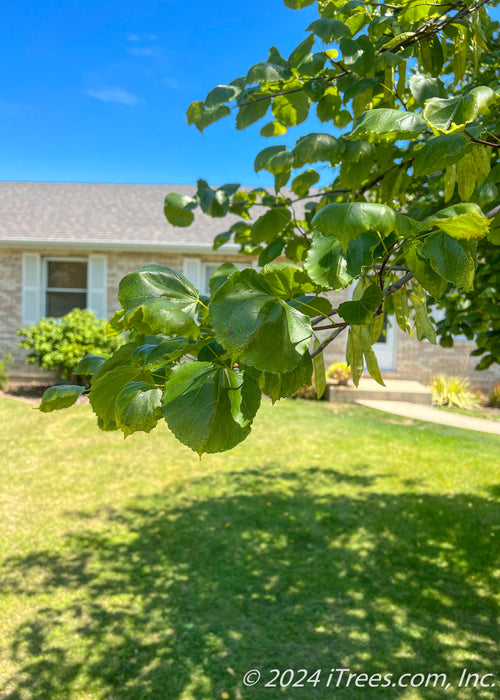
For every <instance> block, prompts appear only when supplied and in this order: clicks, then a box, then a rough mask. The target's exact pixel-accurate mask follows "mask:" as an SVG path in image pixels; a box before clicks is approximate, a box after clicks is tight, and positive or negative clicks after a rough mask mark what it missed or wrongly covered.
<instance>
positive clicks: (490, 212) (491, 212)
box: [485, 204, 500, 219]
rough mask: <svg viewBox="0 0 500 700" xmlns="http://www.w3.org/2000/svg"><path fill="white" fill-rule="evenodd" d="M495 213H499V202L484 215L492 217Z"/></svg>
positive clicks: (488, 217)
mask: <svg viewBox="0 0 500 700" xmlns="http://www.w3.org/2000/svg"><path fill="white" fill-rule="evenodd" d="M497 214H500V204H499V205H498V206H497V207H495V208H494V209H492V210H491V211H489V212H488V213H487V214H485V217H486V218H487V219H494V218H495V216H496V215H497Z"/></svg>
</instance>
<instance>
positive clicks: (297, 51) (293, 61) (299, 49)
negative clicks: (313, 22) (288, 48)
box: [288, 34, 314, 68]
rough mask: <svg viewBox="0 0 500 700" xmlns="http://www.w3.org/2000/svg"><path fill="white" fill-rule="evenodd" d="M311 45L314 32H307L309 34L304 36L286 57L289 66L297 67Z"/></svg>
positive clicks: (307, 53) (312, 44)
mask: <svg viewBox="0 0 500 700" xmlns="http://www.w3.org/2000/svg"><path fill="white" fill-rule="evenodd" d="M313 46H314V34H309V36H308V37H306V38H305V39H304V41H301V42H300V44H299V45H298V46H296V47H295V48H294V49H293V51H292V52H291V53H290V56H289V57H288V65H289V66H290V68H297V66H299V65H300V63H301V62H302V61H303V60H304V58H305V57H306V56H308V55H309V52H310V51H311V49H312V47H313Z"/></svg>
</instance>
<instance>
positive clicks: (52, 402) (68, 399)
mask: <svg viewBox="0 0 500 700" xmlns="http://www.w3.org/2000/svg"><path fill="white" fill-rule="evenodd" d="M84 391H85V387H84V386H75V385H73V384H61V385H59V386H51V387H50V388H49V389H47V390H46V391H44V393H43V396H42V402H41V404H40V406H39V409H40V411H42V413H50V412H51V411H59V410H60V409H61V408H69V406H73V404H75V403H76V402H77V399H78V397H79V396H81V395H82V394H83V392H84Z"/></svg>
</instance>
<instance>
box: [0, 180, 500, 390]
mask: <svg viewBox="0 0 500 700" xmlns="http://www.w3.org/2000/svg"><path fill="white" fill-rule="evenodd" d="M169 191H175V192H179V193H181V194H190V195H192V194H193V192H194V187H192V186H180V185H170V186H168V185H112V184H74V183H62V184H61V183H49V182H3V183H0V357H2V356H3V355H4V354H5V353H7V352H12V353H13V355H14V357H15V360H16V363H15V365H14V368H13V371H12V375H13V376H16V375H18V376H20V375H24V376H26V375H28V374H29V373H30V368H29V367H28V366H26V365H25V364H24V363H23V352H22V351H21V350H19V349H18V348H17V342H18V340H19V339H18V337H17V336H16V330H17V329H18V328H19V327H20V326H22V325H28V324H32V323H36V322H37V321H38V320H39V319H40V318H42V317H43V316H49V315H54V316H61V315H63V314H64V313H66V312H67V311H69V310H70V309H71V308H73V307H74V306H80V307H88V308H91V309H93V310H94V311H95V312H96V314H97V315H98V316H100V317H110V316H111V315H112V314H113V312H114V311H115V310H116V309H117V308H118V307H119V305H118V302H117V298H116V296H117V291H118V284H119V281H120V279H121V278H122V277H123V276H124V275H125V274H127V273H128V272H131V271H132V270H136V269H138V268H141V267H142V266H144V265H147V264H149V263H151V262H155V263H158V264H161V265H166V266H168V267H171V268H173V269H175V270H177V271H179V272H182V273H183V274H184V275H185V276H186V277H187V278H188V279H189V280H190V281H191V282H192V283H193V284H194V285H195V286H197V287H198V288H199V289H200V290H202V291H203V292H206V291H207V289H208V279H209V277H210V274H211V273H212V271H213V270H214V269H215V268H216V267H217V266H218V265H220V264H221V263H223V262H233V263H235V264H237V265H240V266H245V265H255V261H252V259H251V258H248V257H246V256H242V255H239V254H238V250H239V246H238V245H235V244H228V245H225V246H223V247H222V248H221V249H219V250H218V251H217V252H214V251H213V249H212V242H213V239H214V237H215V236H216V235H217V234H218V233H220V232H222V231H224V230H227V229H228V228H229V226H230V225H231V223H233V221H234V220H237V219H236V217H232V216H229V217H226V218H225V219H213V218H210V217H207V216H204V215H203V214H202V213H198V212H197V213H196V216H195V222H194V224H193V225H192V226H190V227H189V228H174V227H173V226H171V225H170V224H169V223H168V222H167V221H166V219H165V217H164V215H163V200H164V198H165V195H166V194H167V193H168V192H169ZM348 294H349V291H348V290H343V291H342V292H338V293H335V301H337V302H340V301H344V300H345V299H347V298H348ZM374 347H375V352H376V353H377V356H378V358H379V363H380V366H381V369H382V370H383V373H385V374H386V375H387V376H391V377H393V378H405V379H418V380H420V381H424V382H426V381H427V380H428V379H429V378H430V377H431V376H433V375H434V374H436V373H439V372H445V373H447V374H459V375H467V376H469V377H470V378H471V380H472V381H473V383H474V384H476V385H479V386H484V387H489V386H492V385H493V384H494V383H496V382H498V381H500V368H499V367H498V366H496V367H495V366H494V367H492V368H490V369H489V370H487V371H485V372H475V371H474V366H475V364H476V362H477V359H476V358H471V357H470V352H471V350H472V349H473V348H474V345H473V344H472V343H470V342H467V341H466V340H459V341H458V342H456V343H455V346H454V347H453V348H449V349H445V348H441V347H439V346H438V347H436V346H433V345H431V344H430V343H428V342H423V343H419V342H417V341H416V340H413V339H412V338H410V337H409V336H408V335H407V334H404V333H402V332H401V331H400V330H399V329H398V328H397V327H396V324H395V323H392V322H391V319H390V318H389V319H388V320H387V323H386V333H385V335H384V337H383V338H381V341H380V342H378V343H376V345H375V346H374ZM344 349H345V340H340V339H339V341H338V342H337V344H336V345H332V346H330V348H329V349H328V353H327V356H326V362H327V363H330V362H334V361H342V360H344ZM31 371H34V369H33V368H31Z"/></svg>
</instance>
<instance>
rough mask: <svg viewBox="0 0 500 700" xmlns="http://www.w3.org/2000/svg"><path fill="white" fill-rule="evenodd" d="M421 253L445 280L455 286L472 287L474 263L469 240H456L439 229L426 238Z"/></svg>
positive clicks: (467, 288)
mask: <svg viewBox="0 0 500 700" xmlns="http://www.w3.org/2000/svg"><path fill="white" fill-rule="evenodd" d="M422 255H423V256H424V257H426V258H428V259H429V262H430V264H431V267H432V269H433V270H435V272H437V274H438V275H440V276H441V277H444V279H445V280H448V282H452V283H453V284H454V285H456V286H457V287H461V288H463V289H466V290H469V289H472V287H473V284H474V273H475V270H476V264H475V260H474V257H473V255H472V251H471V242H469V241H458V240H456V239H455V238H452V237H451V236H448V234H446V233H444V232H443V231H439V232H438V233H433V234H431V235H430V236H429V237H428V238H427V239H426V241H425V243H424V245H423V248H422Z"/></svg>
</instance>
